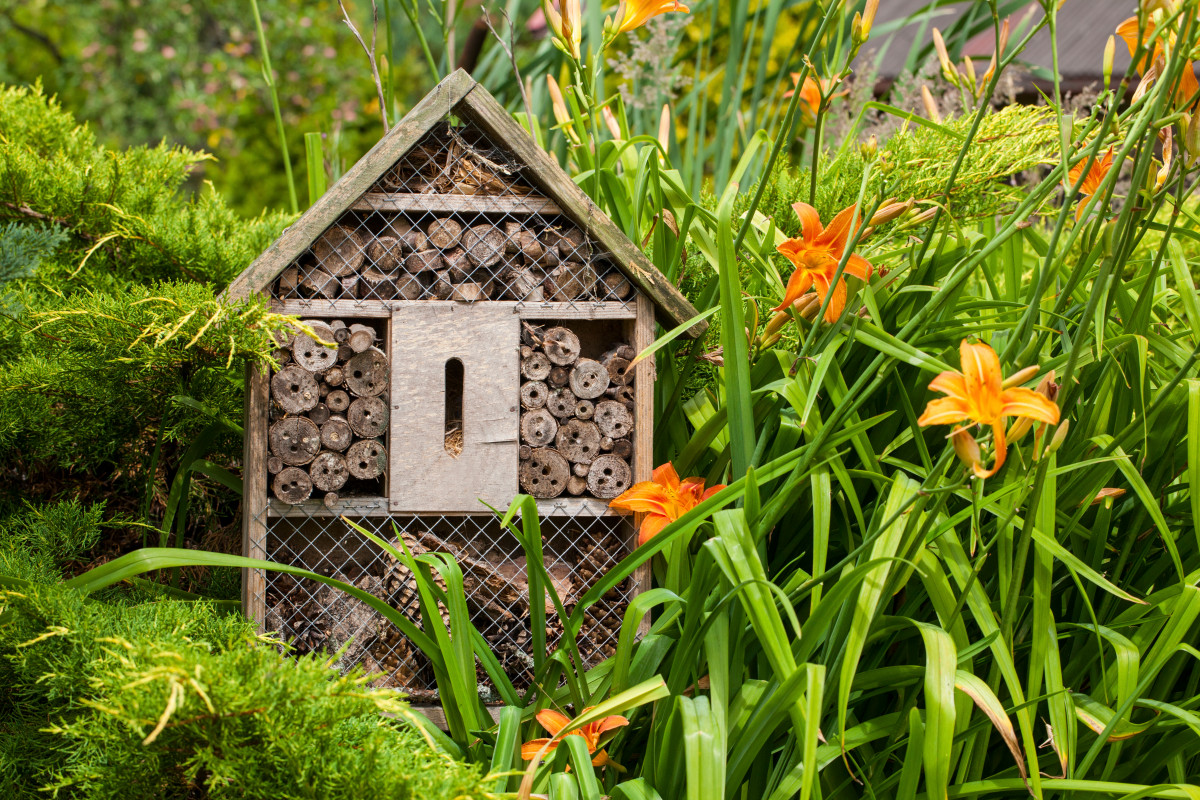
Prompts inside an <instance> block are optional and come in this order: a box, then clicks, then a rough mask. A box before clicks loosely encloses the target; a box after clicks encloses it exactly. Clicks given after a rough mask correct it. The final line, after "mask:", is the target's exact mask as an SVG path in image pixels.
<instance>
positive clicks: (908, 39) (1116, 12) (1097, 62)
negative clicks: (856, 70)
mask: <svg viewBox="0 0 1200 800" xmlns="http://www.w3.org/2000/svg"><path fill="white" fill-rule="evenodd" d="M929 3H930V0H882V1H881V2H880V4H879V12H878V14H877V15H876V17H875V25H874V29H873V31H872V36H871V39H872V43H871V44H869V45H867V46H868V47H871V46H872V45H874V46H875V47H876V48H877V49H878V57H879V58H880V63H879V75H878V77H879V80H880V82H881V83H882V84H883V85H884V86H885V87H886V86H888V85H890V84H891V83H892V82H893V81H894V80H895V79H896V78H897V77H898V76H899V75H900V74H902V73H903V72H904V65H905V62H906V61H907V59H908V56H909V52H910V50H911V48H912V47H913V44H914V42H915V43H916V45H917V47H918V48H921V49H920V50H919V51H918V52H919V53H923V54H927V57H919V58H920V60H919V61H918V63H921V64H925V63H932V64H933V65H934V67H935V69H936V63H937V55H936V54H935V53H934V52H933V48H932V45H933V38H932V35H931V29H932V28H935V27H936V28H938V29H940V30H942V31H943V32H944V31H946V29H947V28H949V27H950V26H951V25H953V24H954V22H955V21H957V20H959V19H960V18H962V16H963V15H964V14H966V13H967V12H969V11H971V10H975V11H976V13H980V12H981V11H982V14H983V15H984V16H987V14H988V8H987V7H988V4H987V3H986V2H984V0H965V1H964V2H952V3H946V4H945V5H944V6H943V7H941V8H938V9H936V10H934V11H933V12H931V13H928V14H923V15H921V17H920V18H919V19H917V20H916V21H914V22H910V23H909V24H906V25H903V27H901V28H900V29H899V30H892V31H888V32H883V31H881V30H880V29H881V28H885V29H886V28H887V27H890V26H889V25H888V24H889V23H892V25H895V24H896V23H898V22H902V21H903V20H905V19H906V18H908V17H911V16H913V15H915V14H917V13H918V12H919V11H920V10H921V9H922V8H924V7H926V6H928V5H929ZM1136 12H1137V3H1136V0H1066V2H1065V3H1064V4H1063V7H1062V8H1061V9H1060V10H1059V12H1058V63H1059V72H1060V74H1061V78H1062V85H1063V88H1064V90H1066V91H1079V90H1080V89H1083V88H1085V87H1086V86H1088V85H1089V84H1093V83H1094V84H1099V83H1100V82H1101V80H1102V79H1103V61H1104V45H1105V43H1106V42H1107V41H1108V37H1109V36H1111V35H1113V34H1114V32H1115V31H1116V28H1117V25H1118V24H1120V23H1121V21H1122V20H1124V19H1127V18H1128V17H1130V16H1131V15H1133V14H1135V13H1136ZM1026 19H1028V22H1026V24H1025V25H1023V26H1022V25H1021V24H1020V23H1021V22H1022V21H1024V20H1026ZM1041 19H1042V9H1041V6H1040V5H1039V4H1037V3H1032V4H1030V5H1029V6H1028V7H1027V8H1024V9H1021V10H1020V11H1018V12H1016V13H1015V14H1013V16H1012V17H1011V19H1010V22H1009V25H1010V27H1011V29H1012V31H1013V34H1012V36H1011V37H1010V39H1009V46H1010V47H1011V46H1013V45H1014V44H1015V43H1017V42H1018V41H1020V38H1021V36H1019V35H1018V32H1020V33H1021V35H1023V34H1024V32H1027V31H1028V30H1029V29H1030V28H1031V27H1033V26H1034V25H1036V24H1037V23H1038V22H1040V21H1041ZM994 49H995V38H994V34H993V32H992V29H991V27H990V26H989V27H988V29H987V30H986V31H985V32H983V33H981V34H979V35H977V36H975V37H974V38H972V39H971V40H970V41H969V42H968V43H967V45H966V46H965V47H964V49H963V53H962V55H963V56H971V57H972V59H973V60H975V66H976V68H977V70H976V71H977V73H982V71H983V70H984V69H987V66H986V64H987V62H988V60H990V59H991V56H992V51H993V50H994ZM860 58H861V56H860ZM980 60H982V61H983V64H984V65H983V67H982V68H980V63H979V62H980ZM960 61H961V58H960ZM1020 61H1022V62H1024V63H1025V65H1026V66H1027V68H1028V69H1029V70H1030V73H1031V75H1029V76H1026V81H1025V84H1026V86H1025V88H1026V89H1028V90H1032V89H1033V88H1034V87H1035V86H1037V87H1041V88H1045V87H1046V86H1048V85H1049V80H1048V79H1049V78H1050V77H1051V75H1052V71H1051V66H1052V64H1053V59H1052V58H1051V52H1050V31H1049V29H1043V30H1040V31H1038V33H1037V35H1035V36H1034V37H1033V39H1032V40H1031V41H1030V42H1029V44H1028V45H1027V46H1026V48H1025V50H1024V52H1023V53H1022V54H1021V56H1020ZM1128 66H1129V50H1128V49H1126V47H1125V43H1124V42H1123V41H1121V40H1120V39H1119V38H1118V39H1117V47H1116V58H1115V60H1114V65H1113V76H1114V81H1116V80H1117V79H1119V77H1120V76H1121V75H1123V74H1124V72H1125V69H1126V67H1128Z"/></svg>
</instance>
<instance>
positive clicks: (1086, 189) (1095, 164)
mask: <svg viewBox="0 0 1200 800" xmlns="http://www.w3.org/2000/svg"><path fill="white" fill-rule="evenodd" d="M1086 164H1087V159H1084V160H1083V161H1080V162H1079V163H1078V164H1076V165H1075V166H1073V167H1071V171H1070V172H1068V173H1067V178H1068V179H1069V181H1070V184H1071V185H1072V186H1074V185H1075V183H1076V181H1078V180H1079V176H1080V175H1083V168H1084V166H1085V165H1086ZM1112 164H1113V149H1112V148H1111V147H1110V148H1108V151H1107V152H1106V153H1105V154H1104V155H1102V156H1100V157H1099V158H1097V159H1095V160H1093V161H1092V167H1091V169H1089V170H1088V171H1087V175H1084V177H1083V183H1082V184H1080V186H1079V207H1078V208H1076V209H1075V221H1076V222H1078V221H1079V218H1080V217H1082V216H1083V207H1084V206H1086V205H1087V199H1088V198H1089V197H1091V196H1092V195H1094V194H1095V193H1096V192H1097V191H1098V190H1099V189H1100V184H1101V183H1102V182H1103V181H1104V178H1105V176H1106V175H1108V171H1109V170H1110V169H1112Z"/></svg>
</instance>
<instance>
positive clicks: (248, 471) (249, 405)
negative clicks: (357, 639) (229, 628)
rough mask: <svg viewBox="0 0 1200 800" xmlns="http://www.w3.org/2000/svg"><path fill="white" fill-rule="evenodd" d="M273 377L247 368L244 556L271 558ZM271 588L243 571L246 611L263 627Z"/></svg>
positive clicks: (259, 369) (256, 368)
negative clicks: (269, 466) (269, 458)
mask: <svg viewBox="0 0 1200 800" xmlns="http://www.w3.org/2000/svg"><path fill="white" fill-rule="evenodd" d="M269 387H270V376H269V375H268V374H267V370H266V369H265V368H263V367H259V366H256V365H254V364H247V365H246V409H245V418H244V420H243V428H244V430H245V437H244V438H245V444H244V450H243V456H242V555H245V556H248V557H249V558H261V559H265V558H266V557H267V550H266V548H267V477H268V475H267V422H268V420H267V402H268V400H267V396H268V390H269ZM266 601H267V584H266V578H265V576H264V575H263V573H262V570H257V569H243V570H242V610H243V611H244V612H245V614H246V616H247V617H249V618H250V619H252V620H254V621H256V622H257V623H258V624H259V626H260V627H261V626H262V623H263V619H264V618H265V616H266Z"/></svg>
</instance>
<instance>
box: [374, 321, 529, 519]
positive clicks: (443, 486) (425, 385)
mask: <svg viewBox="0 0 1200 800" xmlns="http://www.w3.org/2000/svg"><path fill="white" fill-rule="evenodd" d="M519 324H520V321H519V319H518V318H517V317H516V316H515V315H513V314H512V312H511V311H510V310H509V309H506V308H504V307H502V306H501V305H499V304H491V303H478V304H473V305H463V304H460V303H451V302H433V301H429V302H424V303H414V304H412V305H407V306H401V307H398V308H396V309H395V311H394V313H393V316H392V332H391V338H392V353H391V356H392V397H391V401H392V426H391V433H390V438H389V447H388V449H389V451H390V452H391V453H392V465H391V472H392V476H391V477H392V479H391V495H390V499H391V503H390V507H391V510H392V511H393V512H405V513H409V512H432V511H437V512H447V511H471V512H475V513H479V512H480V511H482V510H483V509H484V507H483V506H482V505H481V504H480V500H481V499H482V500H484V501H486V502H487V503H489V504H491V505H493V506H495V507H497V508H507V507H508V505H509V503H510V502H511V501H512V499H513V497H514V496H515V495H516V493H517V463H518V458H517V449H518V441H517V440H518V420H519V414H518V405H519V401H518V396H519V390H520V384H519V381H520V371H519V370H520V364H519V356H520V352H519V345H520V341H519V337H520V334H519ZM452 358H457V359H458V360H460V361H461V362H462V366H463V398H462V406H463V407H462V411H463V419H462V434H463V449H462V452H461V453H460V454H459V455H458V456H457V457H455V456H452V455H450V453H448V452H447V451H446V447H445V431H446V428H445V424H446V386H445V384H446V378H445V375H446V362H447V361H449V360H450V359H452Z"/></svg>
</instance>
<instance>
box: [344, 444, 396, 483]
mask: <svg viewBox="0 0 1200 800" xmlns="http://www.w3.org/2000/svg"><path fill="white" fill-rule="evenodd" d="M346 468H347V470H349V472H350V474H351V475H353V476H354V477H356V478H361V479H363V480H370V479H372V478H378V477H379V476H380V475H382V474H383V472H384V470H386V469H387V450H385V449H384V447H383V445H382V444H380V443H379V442H377V441H375V440H374V439H364V440H363V441H361V442H355V443H354V444H352V445H350V449H349V450H347V451H346Z"/></svg>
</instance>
